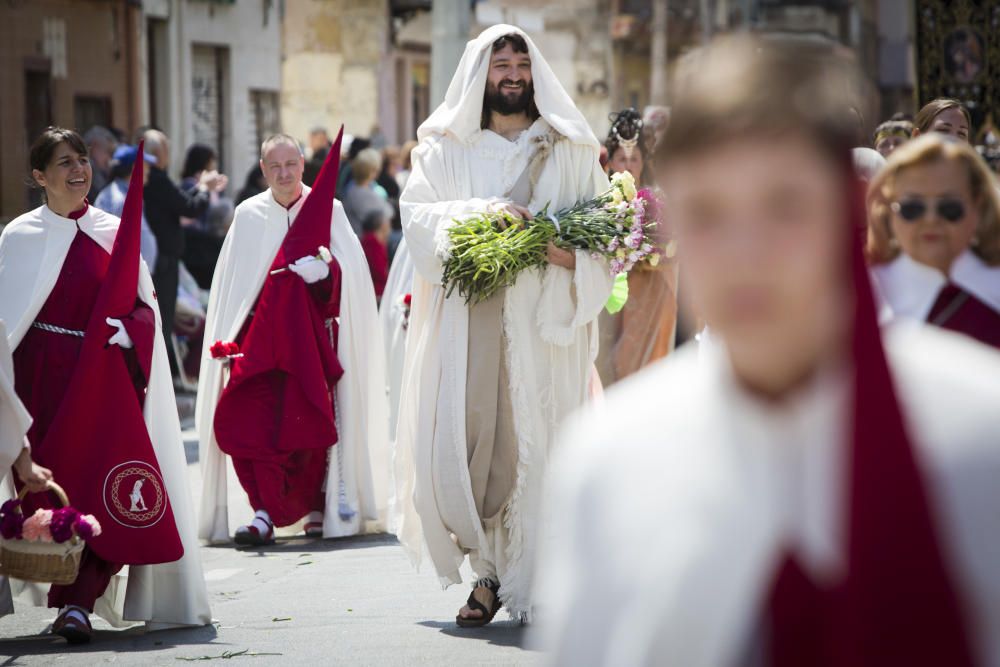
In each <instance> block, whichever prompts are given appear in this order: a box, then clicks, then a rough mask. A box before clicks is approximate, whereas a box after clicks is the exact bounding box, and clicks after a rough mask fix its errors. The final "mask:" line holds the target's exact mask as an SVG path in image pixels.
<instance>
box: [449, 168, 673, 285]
mask: <svg viewBox="0 0 1000 667" xmlns="http://www.w3.org/2000/svg"><path fill="white" fill-rule="evenodd" d="M655 208H656V206H655V199H654V197H653V195H652V194H651V193H650V192H649V191H648V190H643V191H637V190H636V185H635V180H634V179H633V178H632V175H631V174H630V173H628V172H621V173H617V174H615V175H613V176H612V177H611V187H610V188H609V189H608V190H607V191H605V192H603V193H601V194H599V195H597V196H596V197H594V198H593V199H589V200H587V201H583V202H580V203H578V204H576V205H575V206H571V207H569V208H566V209H563V210H561V211H557V212H555V213H550V212H549V211H548V206H546V207H545V208H544V209H543V210H542V211H540V212H539V213H538V214H537V215H536V216H535V217H534V219H533V220H520V219H517V218H514V217H512V216H509V215H506V214H504V213H479V214H477V215H474V216H472V217H471V218H468V219H465V220H456V221H455V224H454V225H452V226H450V227H448V228H447V229H446V230H444V231H445V232H446V238H442V239H440V243H439V248H438V256H439V257H440V258H441V259H442V261H443V262H444V274H443V277H442V284H443V285H444V288H445V290H446V294H447V295H448V296H450V295H451V294H452V293H453V292H454V291H455V290H456V289H457V290H458V293H459V294H460V295H462V296H463V297H465V301H466V303H469V304H473V303H478V302H480V301H483V300H485V299H488V298H489V297H491V296H492V295H493V294H495V293H496V292H497V291H498V290H499V289H501V288H503V287H507V286H509V285H512V284H513V283H514V280H515V279H516V278H517V275H518V274H519V273H520V272H521V271H524V270H525V269H530V268H534V267H543V266H545V264H546V248H547V247H548V244H549V242H550V241H551V242H553V243H554V244H555V245H557V246H559V247H561V248H565V249H568V250H584V251H586V252H589V253H590V255H591V257H593V258H594V259H600V258H604V259H606V260H607V261H608V263H609V271H610V272H611V275H613V276H617V275H618V274H620V273H627V272H628V271H631V270H632V269H633V268H635V267H636V266H637V265H639V264H642V263H648V264H649V265H651V266H656V265H657V264H658V263H659V262H660V259H661V255H662V254H663V249H662V248H660V247H658V246H657V244H656V242H655V241H654V239H653V232H654V230H655V228H656V225H657V221H656V218H655V216H654V210H655Z"/></svg>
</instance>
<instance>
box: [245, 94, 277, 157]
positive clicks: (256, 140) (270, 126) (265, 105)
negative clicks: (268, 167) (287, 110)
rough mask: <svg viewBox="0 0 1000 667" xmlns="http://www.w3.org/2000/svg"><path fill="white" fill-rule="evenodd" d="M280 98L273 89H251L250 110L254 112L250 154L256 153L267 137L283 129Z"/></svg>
mask: <svg viewBox="0 0 1000 667" xmlns="http://www.w3.org/2000/svg"><path fill="white" fill-rule="evenodd" d="M278 100H279V98H278V93H277V92H275V91H273V90H251V91H250V110H251V112H252V113H253V125H252V126H251V128H250V129H251V131H252V132H253V136H251V137H250V155H256V154H257V151H258V150H260V145H261V144H262V143H264V140H265V139H267V138H268V137H269V136H271V135H272V134H277V133H278V132H280V131H281V122H280V120H279V113H280V106H279V102H278Z"/></svg>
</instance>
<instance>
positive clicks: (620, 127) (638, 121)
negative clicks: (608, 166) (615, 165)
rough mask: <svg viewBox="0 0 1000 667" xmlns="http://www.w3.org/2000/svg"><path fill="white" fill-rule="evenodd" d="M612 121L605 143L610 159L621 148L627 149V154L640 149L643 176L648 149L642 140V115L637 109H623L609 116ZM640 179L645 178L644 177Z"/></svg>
mask: <svg viewBox="0 0 1000 667" xmlns="http://www.w3.org/2000/svg"><path fill="white" fill-rule="evenodd" d="M608 119H609V120H610V121H611V129H610V130H608V138H607V139H606V140H605V141H604V145H605V146H606V147H607V149H608V161H609V162H610V161H611V160H612V159H614V157H615V153H616V152H617V151H618V149H619V148H621V149H622V150H624V151H626V156H627V155H628V153H629V152H631V151H635V150H637V151H639V153H640V154H642V158H643V168H642V170H643V177H645V175H646V174H645V172H646V165H645V162H646V151H645V148H644V147H643V145H642V144H643V141H642V127H643V122H642V116H640V115H639V112H638V111H636V110H635V109H632V108H628V109H623V110H621V111H619V112H617V113H612V114H611V115H609V116H608ZM640 180H645V178H642V179H640Z"/></svg>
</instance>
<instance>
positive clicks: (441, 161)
mask: <svg viewBox="0 0 1000 667" xmlns="http://www.w3.org/2000/svg"><path fill="white" fill-rule="evenodd" d="M412 160H413V170H412V172H411V173H410V178H409V179H408V180H407V181H406V189H405V190H403V193H402V194H401V195H400V197H399V212H400V218H401V219H402V224H403V235H404V236H405V237H406V245H407V246H408V247H409V249H410V255H411V257H412V259H413V265H414V267H415V268H416V270H417V272H418V273H419V274H420V275H421V276H422V277H423V278H424V279H425V280H427V281H428V282H430V283H431V284H434V285H436V284H439V283H440V282H441V274H442V271H443V268H444V267H443V262H442V256H443V253H444V252H446V249H447V235H446V234H445V230H447V228H448V227H450V226H451V225H452V224H453V223H454V221H455V219H456V218H460V217H462V216H468V215H471V214H473V213H478V212H483V211H485V210H486V207H487V206H489V205H490V204H491V203H492V202H493V201H496V200H495V199H480V198H469V199H464V200H459V199H455V198H454V196H449V195H451V192H452V191H454V190H456V189H457V188H454V187H452V186H453V183H452V182H451V181H452V180H453V177H454V174H455V173H456V172H457V171H459V170H456V169H449V168H448V165H447V163H446V160H445V155H444V145H443V143H442V140H441V139H440V138H438V137H431V138H429V139H427V140H425V141H424V142H423V143H421V144H420V145H419V146H417V148H415V149H414V150H413V155H412ZM449 174H450V175H449Z"/></svg>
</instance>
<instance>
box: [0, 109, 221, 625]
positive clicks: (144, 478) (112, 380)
mask: <svg viewBox="0 0 1000 667" xmlns="http://www.w3.org/2000/svg"><path fill="white" fill-rule="evenodd" d="M137 164H142V162H141V160H137ZM31 167H32V172H31V174H32V179H33V181H34V183H35V184H37V186H39V187H40V188H42V189H43V191H44V194H45V202H46V203H45V205H43V206H41V207H40V208H38V209H36V210H34V211H30V212H28V213H26V214H24V215H22V216H20V217H19V218H17V219H16V220H14V221H13V222H12V223H11V224H10V225H8V226H7V228H6V229H4V232H3V234H2V235H0V320H4V321H5V322H6V323H7V326H8V327H9V328H10V331H9V333H8V335H7V342H8V343H9V346H10V348H11V349H12V350H13V361H14V364H13V366H14V387H15V390H16V393H17V395H18V397H19V398H20V400H21V401H22V402H23V404H24V407H25V408H27V412H28V413H29V414H30V416H31V418H32V423H31V426H30V428H29V429H28V433H27V439H28V442H29V444H30V459H29V460H28V462H27V463H25V462H24V460H23V454H22V455H21V456H22V460H21V465H20V466H16V467H15V471H16V472H17V475H15V480H14V481H15V485H16V486H17V488H18V490H19V491H20V492H21V493H20V494H19V497H21V499H22V500H21V506H20V507H19V510H20V512H21V513H22V514H23V516H29V515H31V513H32V512H35V511H36V510H37V509H42V510H43V511H44V510H46V509H49V508H55V509H58V507H59V506H60V505H66V504H67V503H68V500H67V497H66V496H68V499H69V501H72V503H73V505H74V506H75V509H76V510H79V513H84V512H86V513H88V514H90V515H93V517H92V518H94V519H95V525H96V526H98V527H99V528H100V530H99V531H94V532H93V533H92V534H88V540H87V542H86V546H85V548H84V547H83V546H82V543H80V544H79V546H80V547H81V548H80V549H79V550H78V551H79V552H80V556H79V558H80V561H79V570H78V572H73V573H71V575H70V576H66V573H65V572H59V573H58V574H56V573H53V572H52V571H49V570H48V569H46V568H45V567H42V566H41V563H42V560H38V561H37V562H38V563H39V565H38V567H37V568H36V569H35V570H32V566H31V564H30V562H29V563H28V565H27V566H25V567H21V566H20V565H18V566H15V564H14V563H13V561H14V560H16V559H15V558H14V557H13V556H11V555H10V554H11V553H13V552H14V551H20V548H19V547H20V546H23V545H22V544H21V542H20V541H8V540H7V539H5V540H4V542H3V549H2V551H0V572H3V573H6V574H8V575H9V576H11V577H12V579H14V580H15V581H16V582H17V584H18V585H17V586H15V587H14V588H15V589H17V588H19V587H20V586H21V585H22V584H21V582H24V581H30V582H39V583H51V584H52V585H51V587H50V589H49V592H48V605H49V606H50V607H54V608H58V609H59V610H60V612H59V616H58V618H57V619H56V622H55V623H54V625H53V632H55V633H56V634H59V635H61V636H63V637H65V638H66V639H67V640H68V641H70V642H71V643H79V642H86V641H89V639H90V637H91V626H90V620H89V614H90V613H93V612H94V611H95V609H96V610H97V611H98V612H99V613H100V614H101V616H103V617H105V618H106V619H107V620H109V622H111V623H112V624H116V625H117V624H124V623H125V622H126V621H145V622H147V623H149V624H153V625H155V624H172V625H178V624H183V625H202V624H206V623H208V622H209V621H210V620H211V616H210V612H209V608H208V600H207V592H206V590H205V585H204V581H203V578H202V570H201V563H200V560H199V556H198V551H197V541H196V538H195V535H194V532H193V528H194V516H193V508H192V506H191V501H190V497H189V492H188V489H187V482H186V477H185V460H184V454H183V444H182V440H181V435H180V427H179V423H178V419H177V412H176V406H175V401H174V396H173V387H172V384H171V381H170V376H169V370H168V365H167V360H166V348H165V346H164V343H163V338H162V335H161V334H160V326H159V323H158V319H159V316H158V309H157V308H156V306H155V303H156V301H155V299H156V297H155V295H154V293H153V289H152V282H151V279H150V277H149V272H148V270H147V268H146V267H145V265H144V264H143V263H142V262H141V260H140V258H139V255H138V248H139V245H138V244H139V229H140V228H139V224H140V223H139V219H140V216H141V207H142V199H141V193H142V187H141V185H142V184H141V181H140V182H139V183H138V184H137V185H138V187H135V188H134V189H135V193H133V192H132V189H130V191H129V195H130V198H129V199H127V200H126V204H125V210H124V212H123V214H122V220H121V221H119V219H118V218H115V217H114V216H112V215H109V214H106V213H103V212H101V211H98V210H96V209H94V208H93V207H90V206H89V205H88V203H87V200H86V194H87V191H88V189H89V187H90V181H91V176H92V170H91V166H90V163H89V160H88V157H87V149H86V146H85V145H84V143H83V141H82V139H81V138H80V137H79V135H77V134H76V133H75V132H72V131H70V130H65V129H61V128H49V129H47V130H46V131H45V132H43V133H42V135H41V136H40V137H39V138H38V139H37V140H36V141H35V143H34V145H33V146H32V149H31ZM139 176H140V178H141V171H140V172H139ZM29 464H30V466H29ZM36 466H38V467H36ZM40 466H44V467H45V468H47V469H51V471H52V475H53V476H54V477H55V478H56V479H58V481H59V483H60V485H61V486H62V487H63V488H65V490H66V494H61V493H59V494H58V495H59V497H58V498H56V497H55V496H51V497H50V496H49V495H48V494H27V493H26V492H27V491H31V490H35V489H37V486H38V483H40V482H44V480H41V479H34V478H32V474H36V475H39V476H42V477H44V476H45V470H44V469H41V468H40ZM24 482H29V483H30V484H29V486H28V487H27V488H25V487H24ZM42 485H43V486H44V484H42ZM56 500H58V503H57V502H55V501H56ZM27 527H28V523H27V522H25V536H26V537H27V534H28V530H27ZM53 527H54V526H53ZM31 532H32V533H34V532H36V531H31ZM54 532H55V531H53V533H54ZM49 534H50V533H49V532H48V530H47V527H46V530H45V531H43V532H42V535H43V537H42V541H46V542H47V541H48V540H47V539H46V537H45V536H48V535H49ZM4 537H5V538H6V537H7V536H6V535H5V536H4ZM56 541H57V542H58V541H59V540H58V539H57V540H56ZM50 546H51V545H50ZM8 547H10V548H11V549H8ZM67 557H68V554H67ZM163 563H170V565H169V566H167V567H158V565H159V564H163ZM126 565H128V566H130V571H129V574H128V577H127V582H126V581H125V580H124V579H125V578H124V577H118V576H116V575H118V574H119V572H120V571H121V570H122V568H123V567H124V566H126ZM73 575H75V576H73ZM18 580H19V581H18ZM27 585H31V584H27ZM119 586H127V588H126V590H125V594H124V596H122V595H121V593H120V590H119ZM157 591H169V593H170V595H169V599H165V598H166V596H163V595H160V596H158V597H157V596H156V595H155V593H156V592H157Z"/></svg>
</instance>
